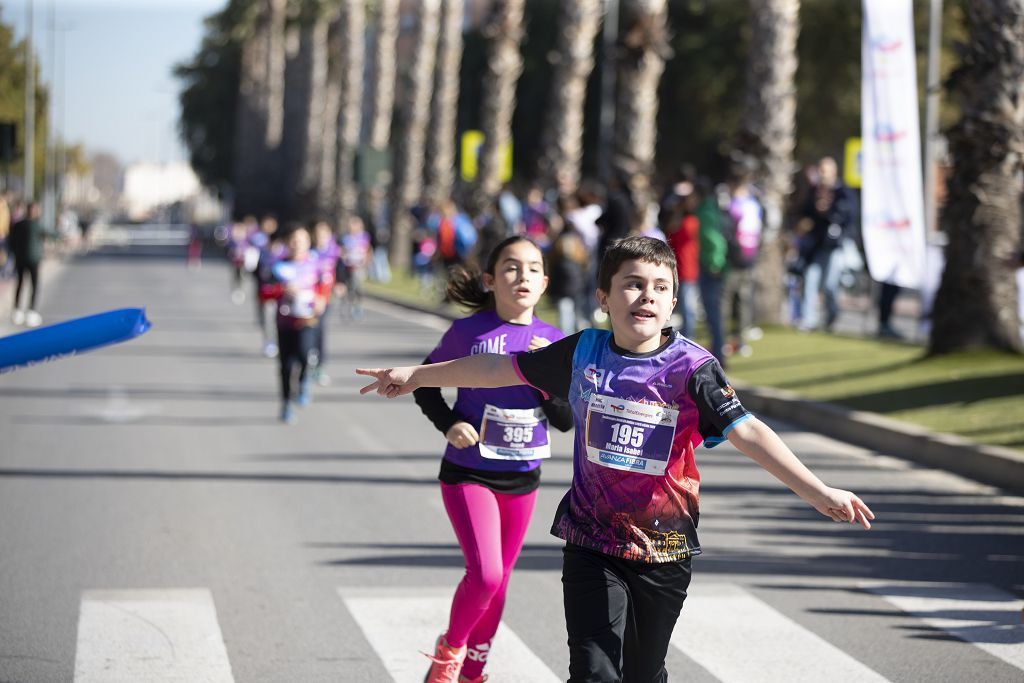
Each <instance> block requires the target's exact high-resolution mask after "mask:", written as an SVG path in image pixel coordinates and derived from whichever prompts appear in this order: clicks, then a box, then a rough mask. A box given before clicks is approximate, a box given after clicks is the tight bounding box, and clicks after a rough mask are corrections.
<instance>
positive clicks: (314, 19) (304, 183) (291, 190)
mask: <svg viewBox="0 0 1024 683" xmlns="http://www.w3.org/2000/svg"><path fill="white" fill-rule="evenodd" d="M295 9H296V10H297V12H296V17H295V20H294V23H293V25H292V26H290V27H289V29H288V32H289V35H290V39H289V40H288V41H287V42H288V43H289V45H288V47H289V48H290V52H289V54H288V60H287V63H286V66H285V99H284V103H285V107H284V131H283V137H282V139H283V143H282V147H283V150H284V175H285V178H284V187H285V188H286V190H287V192H288V199H289V201H288V203H287V204H288V211H287V215H288V216H290V217H291V218H297V219H307V218H309V217H310V216H311V215H312V214H313V213H314V212H316V210H317V209H318V206H317V204H318V201H317V200H318V194H319V189H320V188H319V185H320V182H319V180H320V179H319V172H320V162H321V157H322V156H323V155H324V149H325V148H324V144H323V139H322V135H323V130H324V123H323V117H324V103H325V99H326V98H325V89H326V87H327V58H328V54H327V38H328V29H329V26H330V17H329V16H328V13H327V3H326V2H323V1H317V2H308V1H307V2H304V3H302V4H301V5H298V6H296V7H295Z"/></svg>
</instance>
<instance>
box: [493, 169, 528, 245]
mask: <svg viewBox="0 0 1024 683" xmlns="http://www.w3.org/2000/svg"><path fill="white" fill-rule="evenodd" d="M498 212H499V213H500V214H501V220H502V221H503V222H504V224H505V237H508V236H511V235H521V234H523V203H522V202H520V201H519V197H517V196H516V194H515V192H513V191H512V187H511V186H510V185H506V186H505V187H504V188H502V190H501V193H500V194H499V195H498ZM502 239H504V237H502ZM487 253H490V250H488V252H487Z"/></svg>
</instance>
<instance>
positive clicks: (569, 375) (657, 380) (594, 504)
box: [514, 329, 749, 562]
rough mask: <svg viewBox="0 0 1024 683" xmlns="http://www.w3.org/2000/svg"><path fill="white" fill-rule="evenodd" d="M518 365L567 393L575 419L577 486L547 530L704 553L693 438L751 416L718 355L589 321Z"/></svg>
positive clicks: (661, 556)
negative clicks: (621, 344)
mask: <svg viewBox="0 0 1024 683" xmlns="http://www.w3.org/2000/svg"><path fill="white" fill-rule="evenodd" d="M514 364H515V367H516V369H517V371H518V372H519V374H520V376H521V377H522V378H523V379H524V380H525V381H527V382H529V384H530V385H531V386H534V387H537V388H538V389H540V390H542V391H544V392H546V393H548V394H551V395H553V396H557V397H560V398H565V399H568V401H569V406H570V407H571V409H572V416H573V423H574V424H575V427H576V435H575V441H574V447H573V477H572V487H571V488H570V489H569V492H568V493H567V494H566V495H565V497H564V498H563V499H562V502H561V504H560V505H559V506H558V511H557V512H556V513H555V521H554V525H553V526H552V528H551V533H552V534H554V535H555V536H558V537H559V538H563V539H565V540H566V541H568V542H570V543H573V544H575V545H579V546H583V547H585V548H590V549H592V550H597V551H599V552H603V553H605V554H608V555H613V556H615V557H622V558H625V559H628V560H639V561H642V562H670V561H675V560H681V559H683V558H686V557H689V556H691V555H696V554H698V553H700V544H699V542H698V540H697V518H698V505H699V497H698V496H699V494H698V487H699V485H700V475H699V474H698V472H697V463H696V460H695V458H694V447H695V446H697V445H699V444H700V443H701V442H702V441H703V442H704V443H705V444H706V445H708V446H709V447H710V446H714V445H716V444H718V443H721V442H722V441H723V440H724V438H725V436H726V435H727V434H728V432H729V430H730V429H732V428H733V427H734V426H735V425H736V424H738V423H739V422H742V421H743V420H744V419H746V418H748V417H749V413H747V411H746V410H745V409H744V408H743V405H742V404H741V403H740V401H739V399H737V398H736V394H735V392H734V391H733V389H732V387H730V386H729V383H728V381H727V380H726V378H725V375H724V373H723V372H722V368H721V366H720V365H719V364H718V362H717V361H716V360H715V359H714V357H713V356H712V355H711V354H710V353H709V352H708V351H707V350H706V349H704V348H702V347H701V346H699V345H697V344H695V343H694V342H692V341H690V340H689V339H686V338H685V337H683V336H682V335H680V334H678V333H673V334H671V335H670V336H669V338H668V340H667V341H666V342H665V343H664V344H663V345H662V346H661V347H660V348H658V349H656V350H655V351H652V352H650V353H642V354H637V353H630V352H628V351H625V350H623V349H620V348H618V347H617V346H616V345H615V343H614V340H613V338H612V334H611V332H608V331H607V330H594V329H590V330H584V331H583V332H580V333H578V334H575V335H572V336H570V337H566V338H565V339H563V340H562V341H560V342H557V343H554V344H552V345H551V346H548V347H546V348H543V349H539V350H537V351H533V352H531V353H524V354H518V355H517V356H515V358H514Z"/></svg>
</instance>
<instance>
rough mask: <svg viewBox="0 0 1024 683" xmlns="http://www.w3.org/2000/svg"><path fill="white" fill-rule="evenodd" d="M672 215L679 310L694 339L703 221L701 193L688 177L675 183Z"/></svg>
mask: <svg viewBox="0 0 1024 683" xmlns="http://www.w3.org/2000/svg"><path fill="white" fill-rule="evenodd" d="M672 195H673V197H672V198H671V199H670V200H669V201H670V202H671V209H669V210H670V211H671V217H666V219H665V221H666V223H667V225H668V230H669V233H668V243H669V246H671V247H672V251H673V252H675V255H676V265H677V267H678V269H679V291H678V292H677V294H676V313H678V314H679V315H680V316H681V317H682V329H681V330H680V331H681V332H682V333H683V336H684V337H687V338H692V337H693V333H694V329H695V328H696V326H697V287H698V285H697V283H698V279H699V276H700V261H699V253H700V247H699V243H698V236H699V232H700V221H699V220H698V218H697V215H696V210H697V203H698V196H697V191H696V188H695V187H694V186H693V183H692V182H691V181H688V180H684V181H682V182H679V183H676V185H675V186H674V187H673V189H672Z"/></svg>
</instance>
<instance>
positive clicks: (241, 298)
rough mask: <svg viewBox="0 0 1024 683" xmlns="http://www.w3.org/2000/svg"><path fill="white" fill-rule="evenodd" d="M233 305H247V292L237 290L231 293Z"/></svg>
mask: <svg viewBox="0 0 1024 683" xmlns="http://www.w3.org/2000/svg"><path fill="white" fill-rule="evenodd" d="M231 303H233V304H235V305H236V306H239V305H241V304H244V303H245V291H243V290H241V289H236V290H233V291H232V292H231Z"/></svg>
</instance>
